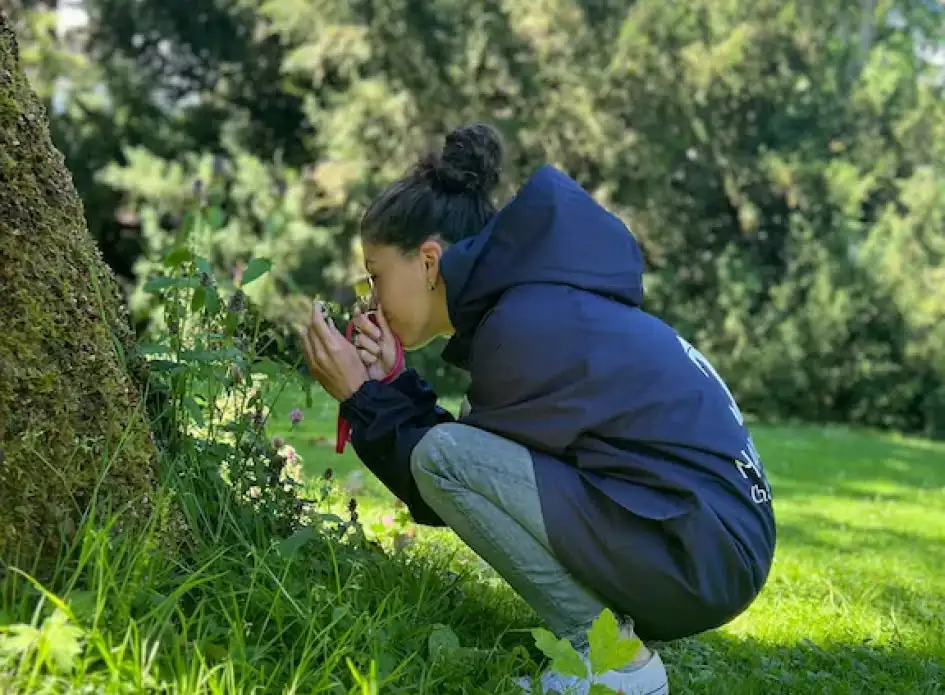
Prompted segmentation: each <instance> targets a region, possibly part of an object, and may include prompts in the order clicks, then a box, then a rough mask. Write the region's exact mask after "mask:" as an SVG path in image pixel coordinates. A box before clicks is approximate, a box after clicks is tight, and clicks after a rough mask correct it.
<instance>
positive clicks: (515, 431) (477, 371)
mask: <svg viewBox="0 0 945 695" xmlns="http://www.w3.org/2000/svg"><path fill="white" fill-rule="evenodd" d="M563 313H564V316H563V317H561V318H560V320H561V321H568V313H567V312H563ZM571 323H577V322H575V321H571ZM592 330H593V329H591V330H588V327H586V326H577V325H564V324H562V323H560V322H555V321H553V320H549V318H548V317H547V316H543V315H536V314H534V313H530V312H527V311H523V309H522V307H516V306H514V305H513V306H506V305H504V304H500V305H499V306H498V307H496V309H495V310H494V311H493V313H492V314H491V315H490V316H489V317H488V318H487V319H486V320H485V321H484V322H483V324H482V325H481V326H480V327H479V330H478V331H477V334H476V337H475V345H474V349H473V352H472V359H471V360H470V364H469V367H470V372H471V376H472V379H471V382H472V383H471V389H470V392H469V397H470V398H469V400H470V404H471V406H472V408H471V411H470V412H469V413H468V414H467V415H465V416H463V417H461V418H460V420H459V421H460V422H461V423H463V424H467V425H471V426H473V427H478V428H480V429H483V430H487V431H490V432H493V433H495V434H498V435H500V436H502V437H505V438H506V439H511V440H513V441H516V442H518V443H520V444H523V445H524V446H527V447H528V448H529V449H532V450H534V451H538V452H542V453H545V454H549V455H552V456H555V457H557V458H561V459H564V460H568V459H569V458H570V457H569V452H570V450H572V447H573V445H574V444H575V443H576V442H577V441H578V440H579V439H580V438H581V437H582V436H583V435H584V433H585V432H588V431H590V430H597V429H598V428H600V427H601V426H603V425H604V424H605V422H606V419H607V417H608V413H607V410H608V404H607V403H606V402H602V397H601V394H600V391H601V383H600V382H601V377H600V375H598V374H595V371H594V367H593V365H594V361H595V360H594V355H593V350H594V347H593V346H594V340H593V337H592V336H591V335H590V333H591V331H592ZM562 332H565V333H567V334H568V339H567V340H562Z"/></svg>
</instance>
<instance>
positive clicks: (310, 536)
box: [277, 526, 315, 558]
mask: <svg viewBox="0 0 945 695" xmlns="http://www.w3.org/2000/svg"><path fill="white" fill-rule="evenodd" d="M314 539H315V531H314V529H312V528H310V527H308V526H306V527H305V528H301V529H299V530H298V531H296V532H295V533H293V534H292V535H291V536H289V537H288V538H283V539H282V540H281V541H279V543H278V544H277V548H278V551H279V554H280V555H282V556H283V557H287V558H290V557H294V556H295V554H296V553H298V552H299V550H301V549H302V547H303V546H304V545H305V544H306V543H308V542H309V541H311V540H314Z"/></svg>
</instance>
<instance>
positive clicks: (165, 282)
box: [143, 275, 200, 294]
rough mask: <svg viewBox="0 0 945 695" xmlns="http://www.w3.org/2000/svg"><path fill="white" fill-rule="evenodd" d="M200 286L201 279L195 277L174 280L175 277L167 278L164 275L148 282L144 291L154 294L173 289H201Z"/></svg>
mask: <svg viewBox="0 0 945 695" xmlns="http://www.w3.org/2000/svg"><path fill="white" fill-rule="evenodd" d="M199 286H200V279H199V278H194V277H181V278H174V277H165V276H163V275H162V276H158V277H153V278H151V279H150V280H148V281H147V282H146V283H144V287H143V290H144V291H145V292H147V293H149V294H154V293H155V292H158V291H160V290H166V289H169V288H172V287H176V288H181V289H182V288H186V287H199Z"/></svg>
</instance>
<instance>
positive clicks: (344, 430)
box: [335, 314, 405, 454]
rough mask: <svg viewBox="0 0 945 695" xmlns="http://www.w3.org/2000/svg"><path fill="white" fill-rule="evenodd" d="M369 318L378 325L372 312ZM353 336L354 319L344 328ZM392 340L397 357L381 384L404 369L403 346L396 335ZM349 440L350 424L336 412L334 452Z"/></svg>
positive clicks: (349, 338) (341, 448)
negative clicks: (336, 428)
mask: <svg viewBox="0 0 945 695" xmlns="http://www.w3.org/2000/svg"><path fill="white" fill-rule="evenodd" d="M369 318H370V319H371V321H372V322H373V323H374V325H375V326H377V325H378V322H377V317H376V316H375V315H374V314H369ZM353 336H354V321H350V322H348V327H347V328H346V329H345V337H346V338H347V339H348V340H349V341H350V340H351V338H352V337H353ZM394 340H395V341H396V342H397V358H396V359H395V360H394V366H393V367H392V368H391V370H390V371H389V372H388V373H387V376H385V377H384V378H383V379H381V383H383V384H389V383H390V382H392V381H393V380H394V379H396V378H397V377H398V376H399V375H400V373H401V372H402V371H403V370H404V364H405V359H404V348H403V346H402V345H401V344H400V341H399V340H397V337H396V336H395V337H394ZM350 441H351V424H350V423H349V422H348V421H347V420H345V419H344V418H343V417H341V414H340V413H339V414H338V432H337V434H336V436H335V453H336V454H343V453H344V450H345V446H347V444H348V442H350Z"/></svg>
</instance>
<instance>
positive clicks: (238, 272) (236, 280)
mask: <svg viewBox="0 0 945 695" xmlns="http://www.w3.org/2000/svg"><path fill="white" fill-rule="evenodd" d="M245 269H246V267H245V266H244V265H243V264H242V263H240V264H239V265H237V266H235V267H234V268H233V284H234V285H241V284H243V271H244V270H245Z"/></svg>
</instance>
